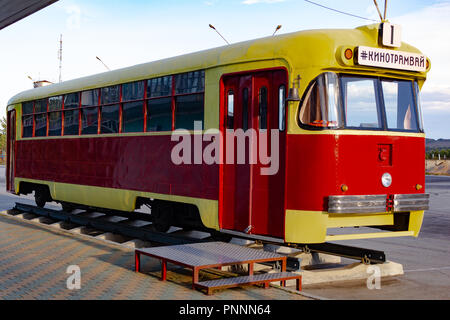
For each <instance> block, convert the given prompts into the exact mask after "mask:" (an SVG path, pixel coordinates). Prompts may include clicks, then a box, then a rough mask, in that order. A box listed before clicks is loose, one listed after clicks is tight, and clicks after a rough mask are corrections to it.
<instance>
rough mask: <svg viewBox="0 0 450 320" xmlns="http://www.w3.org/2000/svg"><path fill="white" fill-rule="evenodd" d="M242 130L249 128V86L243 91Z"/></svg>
mask: <svg viewBox="0 0 450 320" xmlns="http://www.w3.org/2000/svg"><path fill="white" fill-rule="evenodd" d="M242 130H244V131H247V130H248V88H244V90H243V91H242Z"/></svg>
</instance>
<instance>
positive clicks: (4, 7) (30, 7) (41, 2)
mask: <svg viewBox="0 0 450 320" xmlns="http://www.w3.org/2000/svg"><path fill="white" fill-rule="evenodd" d="M56 1H58V0H0V30H1V29H3V28H5V27H7V26H9V25H11V24H13V23H15V22H17V21H19V20H21V19H23V18H25V17H27V16H29V15H30V14H33V13H35V12H37V11H39V10H41V9H43V8H45V7H47V6H49V5H51V4H52V3H55V2H56Z"/></svg>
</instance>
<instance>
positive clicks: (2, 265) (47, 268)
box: [0, 215, 306, 300]
mask: <svg viewBox="0 0 450 320" xmlns="http://www.w3.org/2000/svg"><path fill="white" fill-rule="evenodd" d="M69 266H78V267H79V270H80V271H81V282H80V289H79V290H69V289H68V287H67V281H68V280H69V283H74V282H73V281H70V280H71V279H73V278H70V277H71V276H72V275H73V273H72V272H73V271H72V272H70V273H67V268H68V267H69ZM133 270H134V252H133V251H132V250H129V249H125V248H123V247H120V246H118V245H114V244H109V243H105V242H103V241H100V240H96V239H89V238H87V237H85V236H76V235H73V234H69V233H67V232H65V231H59V230H55V229H54V228H52V227H45V226H42V225H39V224H32V223H30V222H28V221H20V220H17V219H14V218H12V217H8V216H3V215H0V299H6V300H9V299H14V300H16V299H39V300H41V299H42V300H44V299H158V300H179V299H183V300H216V299H219V300H222V299H227V300H278V299H280V300H297V299H298V300H305V299H306V298H305V297H303V296H300V295H297V294H292V293H289V292H286V291H283V290H279V289H277V288H270V289H263V288H258V287H254V286H253V287H245V288H234V289H228V290H223V291H218V292H217V293H216V294H215V295H213V296H206V295H204V294H203V293H201V292H199V291H195V290H192V289H191V281H192V277H191V273H190V271H188V270H186V269H182V268H179V267H177V266H173V265H171V266H169V272H168V281H166V282H162V281H160V280H159V276H160V270H161V267H160V264H159V261H157V260H155V259H150V258H148V257H142V273H135V272H134V271H133ZM202 277H203V278H204V279H210V278H211V277H212V278H214V277H215V276H214V275H211V274H206V273H204V274H203V276H202ZM200 280H202V279H200Z"/></svg>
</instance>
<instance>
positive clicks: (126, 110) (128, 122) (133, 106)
mask: <svg viewBox="0 0 450 320" xmlns="http://www.w3.org/2000/svg"><path fill="white" fill-rule="evenodd" d="M143 103H144V102H143V101H135V102H128V103H124V104H123V107H122V132H142V131H143V130H144V112H143Z"/></svg>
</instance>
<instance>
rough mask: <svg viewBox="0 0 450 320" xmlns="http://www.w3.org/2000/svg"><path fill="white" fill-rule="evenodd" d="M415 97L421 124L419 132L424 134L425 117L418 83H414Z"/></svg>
mask: <svg viewBox="0 0 450 320" xmlns="http://www.w3.org/2000/svg"><path fill="white" fill-rule="evenodd" d="M414 97H415V98H416V106H417V117H418V123H419V130H420V132H423V117H422V104H421V102H420V90H419V85H418V83H417V82H416V81H414Z"/></svg>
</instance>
